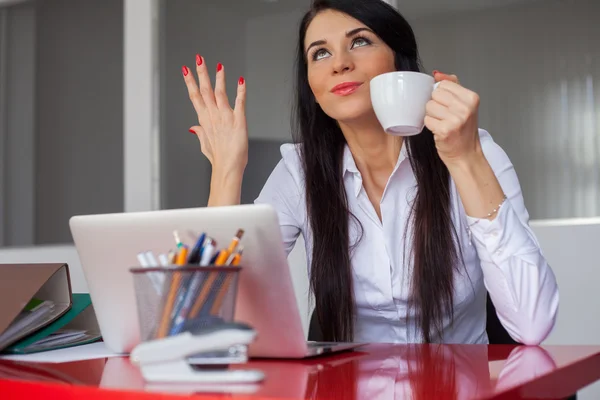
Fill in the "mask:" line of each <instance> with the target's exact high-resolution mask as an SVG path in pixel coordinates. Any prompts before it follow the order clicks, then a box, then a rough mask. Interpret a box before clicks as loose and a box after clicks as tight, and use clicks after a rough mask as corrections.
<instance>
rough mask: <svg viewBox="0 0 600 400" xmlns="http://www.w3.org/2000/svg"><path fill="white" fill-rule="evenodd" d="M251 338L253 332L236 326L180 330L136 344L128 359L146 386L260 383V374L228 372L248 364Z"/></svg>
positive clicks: (245, 370) (233, 324)
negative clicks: (242, 364) (165, 336)
mask: <svg viewBox="0 0 600 400" xmlns="http://www.w3.org/2000/svg"><path fill="white" fill-rule="evenodd" d="M255 337H256V331H255V330H254V329H252V328H251V327H250V326H248V325H246V324H241V323H236V322H230V323H220V324H216V325H212V326H203V327H200V328H194V329H184V331H183V332H182V333H180V334H177V335H175V336H170V337H167V338H164V339H156V340H152V341H148V342H143V343H140V344H139V345H137V346H136V347H135V348H134V349H133V351H132V352H131V355H130V359H131V362H132V363H134V364H136V365H138V366H139V367H140V370H141V373H142V376H143V377H144V379H145V380H146V381H147V382H164V383H167V382H178V383H183V382H192V383H252V382H260V381H262V380H263V379H264V373H263V372H262V371H259V370H251V369H228V367H229V365H230V364H240V363H245V362H246V361H248V355H247V347H248V345H249V344H250V343H252V341H253V340H254V338H255Z"/></svg>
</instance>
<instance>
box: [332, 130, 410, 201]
mask: <svg viewBox="0 0 600 400" xmlns="http://www.w3.org/2000/svg"><path fill="white" fill-rule="evenodd" d="M407 158H408V150H407V149H406V139H405V140H403V141H402V148H401V149H400V154H399V155H398V161H396V166H395V167H394V171H393V172H392V176H393V175H394V174H395V173H396V170H397V169H398V167H399V166H400V164H402V162H403V161H404V160H406V159H407ZM343 167H344V175H345V174H346V172H349V173H351V174H352V175H353V176H354V178H358V179H354V195H355V196H358V194H359V193H360V191H361V188H362V176H361V175H360V171H359V170H358V167H357V166H356V163H355V162H354V156H352V152H351V151H350V146H348V144H346V145H345V146H344V159H343Z"/></svg>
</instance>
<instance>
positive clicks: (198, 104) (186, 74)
mask: <svg viewBox="0 0 600 400" xmlns="http://www.w3.org/2000/svg"><path fill="white" fill-rule="evenodd" d="M181 73H182V74H183V80H184V81H185V85H186V86H187V90H188V95H189V97H190V100H191V102H192V104H193V106H194V109H195V110H196V114H198V115H200V113H201V112H202V111H203V110H204V108H205V107H206V106H205V105H204V100H203V99H202V96H201V95H200V89H199V88H198V85H197V84H196V80H195V79H194V75H193V74H192V73H191V71H190V69H189V68H188V67H186V66H185V65H184V66H183V67H181Z"/></svg>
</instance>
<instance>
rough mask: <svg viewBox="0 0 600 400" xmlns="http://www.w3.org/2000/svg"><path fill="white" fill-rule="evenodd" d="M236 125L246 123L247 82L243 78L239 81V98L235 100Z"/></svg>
mask: <svg viewBox="0 0 600 400" xmlns="http://www.w3.org/2000/svg"><path fill="white" fill-rule="evenodd" d="M233 115H234V117H235V121H236V124H239V123H241V122H242V121H243V122H244V123H245V121H246V80H245V79H244V77H243V76H240V79H238V86H237V96H236V98H235V108H234V110H233Z"/></svg>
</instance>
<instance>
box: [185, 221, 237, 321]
mask: <svg viewBox="0 0 600 400" xmlns="http://www.w3.org/2000/svg"><path fill="white" fill-rule="evenodd" d="M243 235H244V230H243V229H239V230H238V231H237V233H236V235H235V236H234V237H233V239H232V240H231V243H230V244H229V247H228V248H227V249H223V250H221V252H220V253H219V255H218V256H217V258H216V260H215V263H214V264H215V265H216V266H222V265H223V263H225V261H227V258H228V257H229V254H230V253H231V252H233V251H234V250H235V248H236V247H237V245H238V243H239V242H240V239H241V238H242V236H243ZM218 276H219V274H218V273H216V272H211V274H210V275H209V276H208V278H207V279H206V283H205V284H204V286H203V287H202V290H201V291H200V294H199V295H198V297H197V298H196V302H195V303H194V306H193V307H192V310H191V311H190V317H192V318H195V317H196V316H197V315H198V313H199V312H200V310H201V309H202V306H203V305H204V303H205V301H206V299H207V298H208V296H209V294H210V292H211V291H212V290H213V285H214V283H215V280H216V279H217V277H218Z"/></svg>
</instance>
